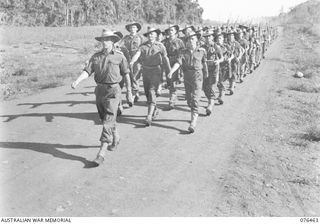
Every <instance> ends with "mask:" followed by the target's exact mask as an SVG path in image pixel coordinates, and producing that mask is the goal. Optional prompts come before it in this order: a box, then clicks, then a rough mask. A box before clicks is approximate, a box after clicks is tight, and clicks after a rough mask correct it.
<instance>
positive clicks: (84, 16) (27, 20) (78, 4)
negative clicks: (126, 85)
mask: <svg viewBox="0 0 320 224" xmlns="http://www.w3.org/2000/svg"><path fill="white" fill-rule="evenodd" d="M202 13H203V9H202V8H201V7H200V5H199V3H198V1H197V0H53V1H52V0H0V21H1V24H6V25H19V26H82V25H101V24H116V23H121V22H129V21H133V20H135V21H140V22H146V23H159V24H160V23H201V22H202Z"/></svg>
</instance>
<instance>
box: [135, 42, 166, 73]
mask: <svg viewBox="0 0 320 224" xmlns="http://www.w3.org/2000/svg"><path fill="white" fill-rule="evenodd" d="M139 50H140V52H141V55H140V61H141V64H142V66H145V67H156V66H161V65H164V66H165V69H166V71H167V72H169V71H170V69H171V67H170V63H169V58H168V56H167V50H166V48H165V47H164V45H163V44H162V43H161V42H158V41H156V42H154V43H153V44H152V43H150V42H149V41H147V42H146V43H144V44H142V45H141V46H140V48H139Z"/></svg>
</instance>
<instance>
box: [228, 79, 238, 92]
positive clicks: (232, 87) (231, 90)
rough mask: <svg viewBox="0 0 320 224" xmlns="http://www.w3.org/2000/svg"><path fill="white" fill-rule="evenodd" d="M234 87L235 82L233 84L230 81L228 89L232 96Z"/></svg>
mask: <svg viewBox="0 0 320 224" xmlns="http://www.w3.org/2000/svg"><path fill="white" fill-rule="evenodd" d="M235 86H236V82H235V81H231V82H230V89H229V91H230V95H233V94H234V88H235Z"/></svg>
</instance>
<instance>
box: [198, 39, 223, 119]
mask: <svg viewBox="0 0 320 224" xmlns="http://www.w3.org/2000/svg"><path fill="white" fill-rule="evenodd" d="M202 47H203V48H204V49H205V50H206V52H207V65H208V77H207V78H206V79H204V82H203V90H204V93H205V95H206V97H207V99H208V101H209V102H210V101H211V102H212V103H213V102H214V99H215V92H214V91H215V90H214V86H215V84H217V80H218V79H219V70H220V65H219V64H216V63H215V61H217V60H220V59H221V58H222V51H221V49H220V47H219V46H218V45H217V44H216V43H214V42H213V41H210V42H209V43H206V44H205V45H203V46H202ZM209 104H210V103H209ZM208 112H209V111H207V114H208ZM210 112H211V110H210ZM210 112H209V113H210ZM208 115H209V114H208Z"/></svg>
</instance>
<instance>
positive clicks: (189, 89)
mask: <svg viewBox="0 0 320 224" xmlns="http://www.w3.org/2000/svg"><path fill="white" fill-rule="evenodd" d="M206 57H207V56H206V50H205V49H203V48H200V47H197V48H196V49H195V50H194V51H193V52H192V51H191V50H190V49H184V50H181V51H180V54H179V57H178V59H177V62H178V63H179V64H180V66H181V68H182V70H183V73H184V85H185V91H186V99H187V104H188V106H189V107H190V108H191V112H193V113H196V114H198V113H199V101H200V97H201V90H202V85H203V79H204V78H206V77H208V67H207V63H206Z"/></svg>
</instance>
